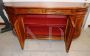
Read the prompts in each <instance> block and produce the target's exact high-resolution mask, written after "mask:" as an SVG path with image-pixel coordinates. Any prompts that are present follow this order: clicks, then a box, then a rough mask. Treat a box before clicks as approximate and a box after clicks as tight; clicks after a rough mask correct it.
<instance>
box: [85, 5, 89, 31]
mask: <svg viewBox="0 0 90 56" xmlns="http://www.w3.org/2000/svg"><path fill="white" fill-rule="evenodd" d="M89 5H90V4H89ZM85 19H86V21H85V23H84V30H86V29H87V27H88V25H90V6H89V8H88V12H87V14H86V17H85Z"/></svg>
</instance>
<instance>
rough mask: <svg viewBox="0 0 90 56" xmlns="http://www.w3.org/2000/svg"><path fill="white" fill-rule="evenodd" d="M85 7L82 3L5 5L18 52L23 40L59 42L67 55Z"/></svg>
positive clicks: (82, 17)
mask: <svg viewBox="0 0 90 56" xmlns="http://www.w3.org/2000/svg"><path fill="white" fill-rule="evenodd" d="M87 8H88V5H87V4H84V3H50V2H47V3H43V2H38V3H36V2H32V3H20V2H19V3H5V10H6V12H7V14H8V17H9V20H10V23H11V25H12V27H13V31H14V32H15V33H16V34H17V36H18V39H19V42H20V45H21V48H22V49H23V48H24V41H25V39H29V38H30V39H52V40H61V39H63V40H64V41H65V46H66V51H67V52H68V51H69V48H70V45H71V42H72V39H74V38H77V37H78V36H79V35H80V32H81V27H82V23H83V21H84V16H85V14H86V12H87ZM48 36H49V37H48Z"/></svg>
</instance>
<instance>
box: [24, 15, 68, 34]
mask: <svg viewBox="0 0 90 56" xmlns="http://www.w3.org/2000/svg"><path fill="white" fill-rule="evenodd" d="M66 18H67V17H66V16H60V15H27V16H24V18H23V21H24V24H25V27H28V28H29V29H30V30H31V31H32V32H33V33H34V34H35V35H49V27H52V35H61V31H60V29H59V28H60V27H61V28H62V29H63V31H65V27H66V21H67V19H66ZM26 30H27V29H26ZM27 31H28V30H27ZM63 33H64V32H63Z"/></svg>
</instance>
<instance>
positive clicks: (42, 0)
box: [4, 0, 90, 2]
mask: <svg viewBox="0 0 90 56" xmlns="http://www.w3.org/2000/svg"><path fill="white" fill-rule="evenodd" d="M4 2H90V0H4Z"/></svg>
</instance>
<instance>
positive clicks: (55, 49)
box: [0, 26, 90, 56]
mask: <svg viewBox="0 0 90 56" xmlns="http://www.w3.org/2000/svg"><path fill="white" fill-rule="evenodd" d="M2 27H3V26H0V28H2ZM0 56H90V28H88V29H86V31H83V30H82V33H81V35H80V37H79V38H77V39H75V40H73V42H72V45H71V48H70V51H69V53H66V52H65V45H64V41H63V40H61V41H54V40H28V39H27V40H26V41H25V46H24V50H21V48H20V44H19V41H18V39H17V36H16V35H15V34H13V32H12V31H9V32H5V33H0Z"/></svg>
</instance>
